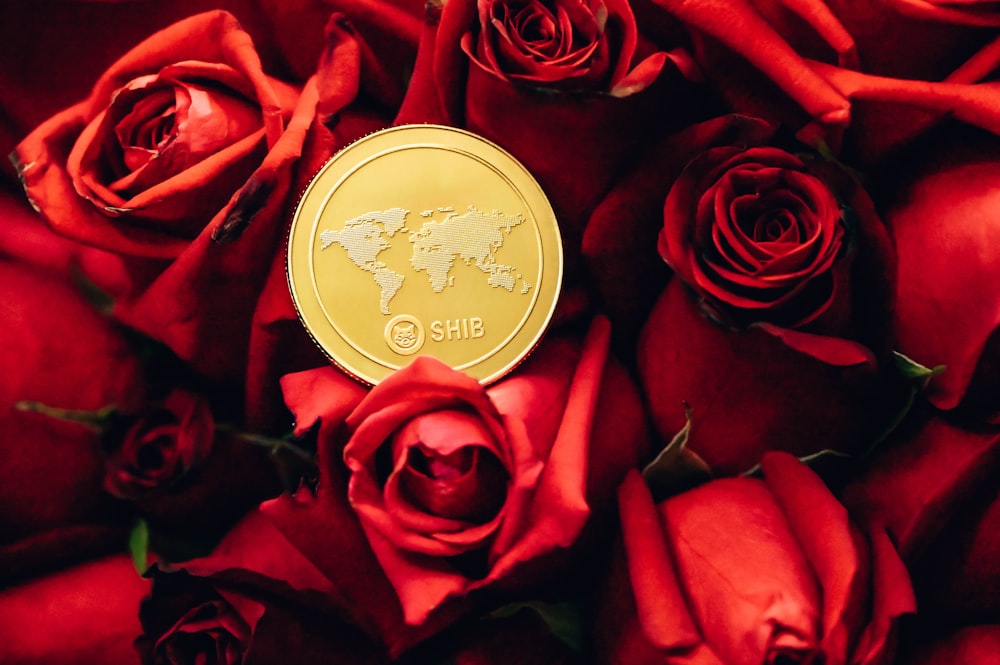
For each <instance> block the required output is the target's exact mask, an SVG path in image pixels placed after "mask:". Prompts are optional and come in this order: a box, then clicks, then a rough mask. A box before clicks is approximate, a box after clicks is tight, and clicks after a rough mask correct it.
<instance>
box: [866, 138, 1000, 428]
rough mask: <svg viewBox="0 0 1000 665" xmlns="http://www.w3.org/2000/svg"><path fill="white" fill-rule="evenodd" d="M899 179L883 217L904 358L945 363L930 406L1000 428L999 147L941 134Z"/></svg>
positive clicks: (990, 140) (932, 385)
mask: <svg viewBox="0 0 1000 665" xmlns="http://www.w3.org/2000/svg"><path fill="white" fill-rule="evenodd" d="M934 139H935V140H933V141H931V142H930V143H929V144H925V145H926V149H923V150H920V151H919V152H916V153H913V154H911V155H910V157H909V163H910V165H912V168H906V169H900V171H901V174H900V176H899V177H898V178H893V187H892V190H891V191H892V194H891V198H892V200H891V201H890V202H889V203H888V205H887V206H886V212H885V219H886V222H887V223H888V224H889V226H890V228H891V229H892V234H893V237H894V239H895V242H896V247H897V249H898V253H899V280H898V286H897V289H898V295H897V298H896V301H897V304H896V312H895V317H894V319H895V320H894V324H895V329H896V337H897V338H898V340H899V341H898V346H899V350H900V351H901V352H902V353H905V354H907V355H908V356H910V357H911V358H913V359H915V360H917V361H918V362H920V363H922V364H924V365H926V366H928V367H934V366H937V365H944V367H945V369H944V371H943V372H941V373H940V374H938V375H936V376H934V377H932V378H931V380H930V383H929V384H928V386H927V389H926V393H925V394H926V395H927V398H928V399H929V400H930V401H931V402H932V403H933V404H934V405H935V406H937V407H938V408H940V409H954V408H957V407H961V408H963V409H965V410H966V411H967V412H973V413H975V414H976V415H977V416H978V417H985V418H991V419H993V420H994V421H995V422H996V421H998V420H1000V294H998V293H997V289H996V288H994V286H993V285H995V284H997V283H998V281H1000V258H998V256H997V252H994V251H991V250H990V248H993V247H996V246H997V243H998V242H1000V223H998V221H997V218H996V215H995V214H994V211H995V210H996V205H997V202H998V199H997V193H996V189H995V188H994V187H993V183H994V182H995V179H996V178H997V177H998V175H1000V167H998V166H997V159H998V157H1000V140H997V138H996V137H994V136H987V135H984V134H983V133H981V132H975V133H968V134H959V135H955V134H950V133H949V134H943V135H941V136H936V137H934Z"/></svg>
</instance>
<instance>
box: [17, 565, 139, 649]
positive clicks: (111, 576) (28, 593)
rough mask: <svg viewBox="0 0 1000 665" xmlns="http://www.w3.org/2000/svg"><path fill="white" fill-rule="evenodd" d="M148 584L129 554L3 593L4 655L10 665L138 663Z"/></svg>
mask: <svg viewBox="0 0 1000 665" xmlns="http://www.w3.org/2000/svg"><path fill="white" fill-rule="evenodd" d="M148 591H149V582H148V581H147V580H144V579H143V578H142V577H141V576H140V575H139V573H137V572H136V570H135V567H134V566H133V565H132V561H131V560H130V559H129V558H128V557H127V556H125V555H116V556H114V557H109V558H106V559H100V560H96V561H90V562H87V563H83V564H80V565H77V566H74V567H72V568H67V569H65V570H60V571H58V572H54V573H51V574H49V575H46V576H45V577H40V578H38V579H35V580H32V581H30V582H26V583H23V584H21V585H19V586H11V587H8V588H5V589H3V590H2V591H0V654H2V657H3V662H4V663H7V664H9V665H65V663H78V664H79V665H98V664H99V663H104V664H106V665H127V664H130V663H135V662H136V654H135V650H134V649H133V648H132V642H133V640H134V639H135V636H136V635H137V634H139V631H140V626H139V619H138V609H139V601H140V600H141V599H142V597H143V596H144V595H145V594H146V593H148Z"/></svg>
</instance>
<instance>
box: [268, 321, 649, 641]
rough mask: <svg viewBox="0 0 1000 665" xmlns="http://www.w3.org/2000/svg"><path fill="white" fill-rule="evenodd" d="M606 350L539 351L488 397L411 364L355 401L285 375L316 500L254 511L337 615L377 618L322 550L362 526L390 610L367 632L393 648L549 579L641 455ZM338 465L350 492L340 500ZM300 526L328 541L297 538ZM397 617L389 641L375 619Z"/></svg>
mask: <svg viewBox="0 0 1000 665" xmlns="http://www.w3.org/2000/svg"><path fill="white" fill-rule="evenodd" d="M607 343H608V330H607V328H606V324H600V323H598V324H595V327H594V329H593V330H592V332H591V334H590V336H588V339H587V342H586V344H585V346H584V348H583V350H582V351H581V350H580V349H579V348H578V347H577V346H576V345H575V344H571V343H569V342H566V341H565V340H550V341H548V342H546V343H545V344H543V345H542V346H541V347H540V348H539V349H538V351H537V352H536V353H535V354H534V355H533V356H532V357H531V358H530V359H529V361H528V362H527V363H525V364H524V365H522V366H521V367H520V368H518V370H516V371H515V372H514V373H513V374H511V375H510V376H509V377H507V378H505V379H504V380H502V381H500V382H498V383H496V384H495V385H493V386H491V387H489V388H486V389H483V388H482V387H481V386H480V385H479V384H478V383H477V382H476V381H474V380H473V379H471V378H469V377H468V376H466V375H464V374H462V373H460V372H456V371H454V370H451V369H450V368H448V367H446V366H445V365H443V364H441V363H440V362H439V361H437V360H435V359H432V358H418V359H417V360H416V361H414V363H412V364H411V365H410V366H408V367H407V368H404V369H402V370H400V371H398V372H396V373H395V374H393V375H392V376H390V377H389V378H387V379H386V380H384V381H383V382H382V383H380V384H378V385H377V386H376V387H375V388H373V389H372V390H371V392H369V393H368V394H367V396H365V397H364V399H363V400H361V401H360V403H357V400H358V396H357V395H355V396H354V397H353V398H352V397H351V393H350V391H345V390H340V389H336V388H334V387H333V386H336V385H337V384H338V382H346V381H348V380H347V379H346V378H343V377H342V376H341V375H339V374H338V373H337V372H335V371H334V370H332V369H331V370H317V371H315V372H304V373H302V374H299V375H290V376H288V377H286V378H285V380H284V381H283V385H284V387H285V390H286V399H288V402H289V405H290V406H291V407H292V410H293V411H294V412H295V415H296V421H297V423H298V426H299V428H300V429H304V428H308V427H309V426H310V425H312V424H313V423H315V422H316V420H317V417H318V418H319V419H320V421H321V425H320V431H319V437H320V443H319V445H320V456H321V474H320V485H319V488H318V490H317V491H318V496H317V497H315V498H313V497H311V496H309V495H303V496H301V497H299V496H296V498H295V499H287V500H281V501H280V502H275V504H274V505H270V506H267V507H266V508H265V512H267V514H269V515H272V518H273V519H274V520H275V523H276V524H277V525H278V526H279V528H281V529H282V530H283V531H284V532H285V533H286V534H287V536H288V538H289V540H290V541H292V542H293V543H294V544H296V546H297V547H299V548H300V549H301V550H302V551H303V552H304V553H305V554H306V555H307V556H309V558H310V559H311V560H313V561H315V562H316V565H317V566H318V567H320V568H321V570H323V572H324V574H326V575H327V576H328V577H330V578H331V579H332V580H334V582H335V584H336V585H337V586H338V588H340V589H341V592H342V593H344V594H345V596H347V598H348V600H349V602H352V603H355V604H356V605H357V607H359V608H366V607H373V606H374V605H375V604H376V602H378V603H381V604H384V599H380V600H377V601H376V600H373V599H372V598H369V597H361V598H356V597H354V596H355V594H357V593H358V591H359V590H360V588H359V587H358V582H357V581H355V580H351V579H344V578H345V575H344V573H343V572H342V571H341V570H340V566H338V565H337V563H338V560H339V559H343V557H344V556H345V555H340V556H338V555H336V554H335V553H331V552H329V551H330V550H331V549H332V550H336V549H337V548H340V547H341V546H342V545H341V544H340V543H342V542H343V540H345V539H346V537H345V536H344V534H346V533H348V532H347V531H345V526H344V522H345V520H346V519H350V517H349V516H350V515H351V513H352V511H350V510H345V504H346V503H347V502H349V505H350V507H351V508H352V509H353V514H356V516H357V517H356V519H357V520H358V521H359V522H360V527H361V529H358V528H357V527H356V526H355V527H353V529H355V530H356V531H361V532H362V533H363V537H364V539H365V540H366V541H367V544H368V546H370V548H371V552H372V553H373V554H374V557H375V558H376V559H377V561H378V565H379V567H380V568H381V570H382V571H384V575H385V577H386V578H388V581H389V582H390V583H391V585H392V587H391V588H392V590H394V594H393V597H392V598H391V599H390V600H391V602H390V603H389V608H388V609H386V608H385V607H383V606H379V607H373V609H371V610H369V613H370V614H373V615H374V614H381V615H383V616H376V617H375V621H376V623H379V624H380V628H379V630H380V631H381V632H383V638H384V639H386V640H387V642H389V643H390V645H392V648H393V649H394V650H395V649H398V648H399V645H400V644H402V643H405V642H406V641H407V640H410V641H412V640H413V639H415V638H414V637H413V634H415V633H414V631H417V634H418V633H419V631H420V630H421V629H422V628H423V627H433V626H435V625H437V624H438V623H439V621H440V620H441V617H442V616H452V615H453V614H454V613H455V612H461V611H462V610H463V608H464V609H465V610H466V611H467V610H468V608H469V604H470V602H472V601H466V602H465V603H462V602H459V601H460V600H461V599H462V598H463V597H465V596H467V595H469V594H472V593H473V592H476V591H478V590H480V589H486V588H492V589H505V590H508V589H515V588H518V589H523V588H526V587H527V586H529V585H530V584H532V583H537V582H538V581H540V579H542V578H540V577H539V575H546V574H548V579H551V575H552V571H553V567H552V566H553V565H559V564H556V563H555V562H557V561H561V560H562V558H563V557H562V554H561V553H562V551H563V550H565V549H566V548H569V547H571V546H572V545H574V544H575V543H577V541H579V540H580V538H581V537H582V535H583V533H584V527H585V526H586V525H587V524H588V521H589V520H590V519H591V514H592V513H593V514H594V517H595V518H597V517H599V516H600V515H601V512H602V508H603V507H605V506H606V501H607V497H608V496H609V494H610V492H611V491H612V490H613V486H614V483H615V482H616V479H619V478H621V476H622V475H623V474H624V472H625V470H626V469H627V468H629V467H630V466H631V465H634V464H636V463H637V461H638V456H639V454H641V451H642V449H643V448H644V446H645V432H644V427H643V419H642V415H641V410H640V408H639V404H638V402H637V401H636V398H637V395H636V394H635V391H634V388H633V387H632V386H631V384H630V383H629V382H628V380H627V377H626V376H625V375H624V374H623V373H622V371H621V370H620V368H618V367H617V366H616V365H615V364H613V363H612V362H610V361H609V359H608V356H607ZM321 387H322V389H321ZM338 394H339V395H340V396H341V397H337V395H338ZM334 400H336V401H334ZM352 400H353V401H354V403H357V406H356V407H354V406H353V404H352V403H351V402H352ZM348 413H349V415H348ZM341 427H342V430H341ZM341 445H343V449H342V450H343V452H342V453H340V450H341V448H340V446H341ZM341 454H342V456H343V460H344V463H345V464H346V466H347V469H348V470H349V472H350V479H349V482H348V483H347V487H346V489H340V488H339V487H338V485H339V483H340V482H341V481H339V480H338V478H339V477H342V476H343V475H344V471H342V470H340V469H339V468H338V466H337V461H336V460H337V457H338V456H340V455H341ZM341 492H345V494H346V496H345V494H341ZM300 494H302V493H301V492H300ZM309 523H311V524H313V525H316V524H323V525H325V526H324V527H323V529H324V531H321V532H318V533H317V529H316V527H315V526H313V527H312V529H311V532H309V533H303V532H301V531H300V529H302V528H306V525H307V524H309ZM338 534H339V535H341V536H342V538H341V540H332V539H334V538H336V537H337V535H338ZM335 542H336V543H337V544H336V545H334V544H333V543H335ZM317 548H320V549H322V550H325V551H323V552H318V551H317ZM356 549H357V547H356V546H355V547H352V551H353V550H356ZM354 556H357V555H356V554H355V555H354ZM369 556H371V555H369ZM320 559H323V560H325V562H326V563H323V564H322V565H321V563H320ZM352 565H357V564H356V563H354V564H352ZM362 593H364V591H362ZM394 607H395V608H397V609H393V608H394ZM400 607H401V610H402V616H401V617H400V619H402V620H405V623H406V624H409V625H408V626H406V630H405V631H404V630H403V629H402V626H398V625H397V626H396V628H395V631H396V632H393V633H391V634H388V635H386V634H385V633H386V631H387V630H391V626H392V617H388V618H386V617H385V616H384V615H385V614H386V612H391V611H395V612H399V609H398V608H400ZM387 626H388V627H390V628H388V629H387V628H386V627H387Z"/></svg>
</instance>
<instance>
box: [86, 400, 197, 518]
mask: <svg viewBox="0 0 1000 665" xmlns="http://www.w3.org/2000/svg"><path fill="white" fill-rule="evenodd" d="M115 434H117V432H115ZM214 438H215V426H214V423H213V421H212V412H211V411H210V409H209V407H208V403H207V402H206V401H205V400H204V399H203V398H201V397H199V396H198V395H196V394H194V393H190V392H187V391H183V390H174V391H173V392H171V393H170V395H168V396H167V398H166V399H164V400H163V404H162V405H160V406H157V407H152V408H149V409H148V410H146V411H145V412H144V413H142V414H141V415H140V416H138V417H137V418H135V419H134V421H133V422H132V423H131V424H130V425H129V426H128V428H127V430H126V431H125V433H124V436H123V438H122V440H121V441H120V442H115V445H116V448H115V450H114V451H113V452H112V453H111V455H110V456H109V457H108V459H107V461H106V462H105V474H104V489H106V490H107V491H108V492H109V493H111V494H113V495H114V496H117V497H118V498H120V499H135V498H138V497H141V496H142V495H143V494H147V493H149V492H151V491H155V490H158V489H163V488H166V487H169V486H170V485H171V484H173V483H174V482H176V481H178V480H179V479H180V478H181V477H183V476H184V474H185V473H187V472H188V471H189V470H191V469H192V468H193V467H195V466H198V465H200V464H201V463H202V462H204V460H205V458H206V457H208V455H209V453H211V451H212V441H213V439H214Z"/></svg>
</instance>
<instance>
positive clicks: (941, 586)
mask: <svg viewBox="0 0 1000 665" xmlns="http://www.w3.org/2000/svg"><path fill="white" fill-rule="evenodd" d="M998 473H1000V430H998V429H997V428H996V427H995V426H994V427H982V426H978V427H971V428H970V427H963V426H961V425H955V424H952V423H950V422H948V421H947V420H946V419H944V418H943V417H941V416H939V415H936V414H934V413H929V409H924V411H922V412H920V413H918V414H917V415H916V416H914V417H913V418H912V419H911V420H910V422H909V423H907V424H906V425H905V426H904V427H903V428H902V429H901V430H900V431H898V432H897V433H896V434H895V435H894V437H893V439H892V440H891V441H890V442H889V443H888V444H887V445H886V447H885V448H884V450H883V451H882V452H880V453H879V455H878V456H877V457H875V458H874V459H873V461H872V462H871V463H870V464H869V465H868V466H867V467H866V468H865V469H864V471H863V473H862V474H861V475H860V476H859V477H858V478H857V479H855V480H853V481H852V482H851V483H850V484H849V485H848V486H847V487H846V489H845V490H844V492H843V496H844V501H845V503H846V504H847V505H848V506H849V507H850V508H851V510H852V513H853V514H856V515H857V516H859V518H864V519H865V520H866V521H867V522H869V523H871V524H874V525H879V526H884V528H885V529H886V530H887V531H888V533H889V534H890V536H891V537H892V538H893V540H894V542H895V543H896V544H897V547H898V548H899V551H900V554H901V555H902V557H903V560H904V561H905V562H906V564H907V566H908V567H909V568H910V570H911V572H912V576H913V585H914V588H915V590H916V592H917V598H918V600H919V602H920V604H921V612H922V614H924V615H926V616H929V617H931V616H938V615H944V616H949V617H952V616H955V617H957V616H963V615H967V616H973V617H974V616H977V614H978V613H980V612H982V611H983V610H984V609H985V608H989V607H992V606H993V605H994V604H995V602H996V598H997V595H998V594H1000V575H998V573H997V568H996V564H995V562H996V556H997V553H998V551H1000V543H998V541H997V537H996V524H997V520H998V519H1000V517H998V509H997V497H996V493H997V485H996V477H997V474H998Z"/></svg>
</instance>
